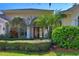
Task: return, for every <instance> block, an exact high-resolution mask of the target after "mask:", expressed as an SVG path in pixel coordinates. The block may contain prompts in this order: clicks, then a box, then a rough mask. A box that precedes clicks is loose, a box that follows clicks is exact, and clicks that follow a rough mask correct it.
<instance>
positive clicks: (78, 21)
mask: <svg viewBox="0 0 79 59" xmlns="http://www.w3.org/2000/svg"><path fill="white" fill-rule="evenodd" d="M78 26H79V16H78Z"/></svg>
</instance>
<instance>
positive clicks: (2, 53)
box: [0, 50, 79, 56]
mask: <svg viewBox="0 0 79 59" xmlns="http://www.w3.org/2000/svg"><path fill="white" fill-rule="evenodd" d="M0 56H79V51H72V52H67V51H56V50H52V51H48V52H27V51H19V50H7V51H4V50H2V51H0Z"/></svg>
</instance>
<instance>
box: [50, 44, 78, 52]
mask: <svg viewBox="0 0 79 59" xmlns="http://www.w3.org/2000/svg"><path fill="white" fill-rule="evenodd" d="M50 51H63V52H75V51H77V52H79V49H66V48H60V47H57V46H56V45H55V46H52V47H51V48H50Z"/></svg>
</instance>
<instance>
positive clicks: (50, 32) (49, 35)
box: [48, 26, 52, 39]
mask: <svg viewBox="0 0 79 59" xmlns="http://www.w3.org/2000/svg"><path fill="white" fill-rule="evenodd" d="M51 34H52V26H49V33H48V37H49V39H51Z"/></svg>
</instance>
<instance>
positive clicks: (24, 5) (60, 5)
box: [0, 3, 73, 10]
mask: <svg viewBox="0 0 79 59" xmlns="http://www.w3.org/2000/svg"><path fill="white" fill-rule="evenodd" d="M72 6H73V4H71V3H52V4H51V7H50V8H49V4H48V3H0V10H8V9H29V8H32V9H50V10H66V9H68V8H70V7H72Z"/></svg>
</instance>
